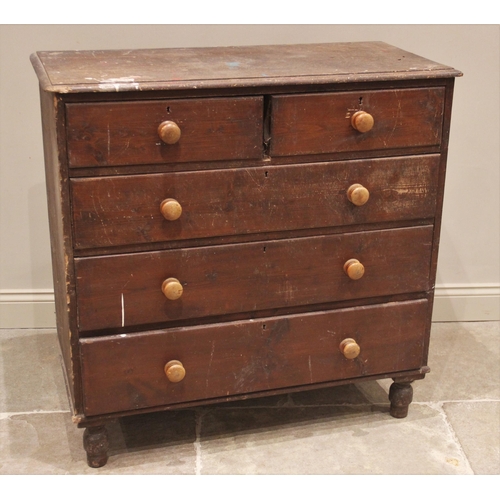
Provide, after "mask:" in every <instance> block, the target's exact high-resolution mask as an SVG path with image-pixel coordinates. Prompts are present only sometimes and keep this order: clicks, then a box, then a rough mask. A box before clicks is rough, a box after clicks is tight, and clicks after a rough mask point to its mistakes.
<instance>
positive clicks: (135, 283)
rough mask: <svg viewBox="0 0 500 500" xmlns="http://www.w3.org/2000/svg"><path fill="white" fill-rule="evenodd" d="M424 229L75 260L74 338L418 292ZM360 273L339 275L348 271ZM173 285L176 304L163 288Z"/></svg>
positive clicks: (425, 254)
mask: <svg viewBox="0 0 500 500" xmlns="http://www.w3.org/2000/svg"><path fill="white" fill-rule="evenodd" d="M432 234H433V227H432V226H420V227H410V228H400V229H391V230H381V231H367V232H355V233H347V234H341V235H328V236H325V235H322V236H315V237H307V238H295V239H283V240H271V241H265V242H253V243H240V244H232V245H218V246H211V247H194V248H187V249H175V250H164V251H157V252H143V253H136V254H119V255H111V256H98V257H85V258H78V259H75V272H76V291H77V308H78V325H79V328H80V330H82V331H90V330H101V329H105V328H120V327H130V326H133V325H147V324H154V323H162V322H168V321H172V320H182V319H188V318H201V317H207V316H219V315H226V314H231V313H239V312H247V311H256V310H268V309H276V308H283V307H293V306H299V305H307V304H319V303H328V302H335V301H340V300H347V299H355V298H364V297H374V296H382V295H392V294H398V293H409V292H416V291H424V290H427V289H428V288H429V279H430V277H429V272H430V258H431V247H432ZM351 259H357V260H358V261H359V262H360V263H361V264H362V265H363V266H364V269H365V272H364V275H363V276H362V277H361V278H360V279H351V278H350V277H348V276H347V274H346V273H345V270H344V267H345V264H346V263H347V261H350V260H351ZM169 278H174V279H176V280H178V282H179V283H180V284H181V286H182V287H183V290H182V295H181V296H180V298H178V297H179V296H178V295H177V300H171V299H168V298H167V297H166V296H165V295H164V293H163V291H162V287H163V284H164V283H165V280H167V279H169Z"/></svg>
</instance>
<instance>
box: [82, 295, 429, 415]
mask: <svg viewBox="0 0 500 500" xmlns="http://www.w3.org/2000/svg"><path fill="white" fill-rule="evenodd" d="M426 311H427V301H426V300H418V301H409V302H402V303H398V302H394V303H389V304H383V305H377V306H363V307H357V308H352V309H340V310H336V311H330V312H319V313H310V314H303V315H291V316H281V317H274V318H266V319H261V320H255V321H240V322H234V323H225V324H215V325H210V326H196V327H188V328H175V329H171V330H163V331H154V332H145V333H140V334H129V335H125V334H124V335H116V336H108V337H101V338H98V339H83V340H81V353H82V354H81V355H82V366H83V375H84V393H85V414H86V415H96V414H99V413H101V414H102V413H113V412H119V411H124V410H133V409H139V408H146V407H155V406H160V405H165V404H170V403H178V402H184V401H196V400H204V399H209V398H216V397H220V396H229V395H234V394H244V393H247V392H255V391H265V390H269V389H273V388H280V387H293V386H297V385H305V384H313V383H319V382H326V381H329V380H341V379H352V378H355V377H362V376H369V375H373V374H377V373H381V374H382V373H391V372H398V371H402V370H411V369H415V368H419V367H420V366H421V363H422V356H423V339H422V332H423V330H424V328H425V322H426V320H425V317H426V316H425V315H426ZM345 338H353V339H354V340H355V341H356V342H357V344H358V345H359V346H360V354H359V355H358V357H356V358H355V359H351V360H349V359H346V358H345V357H344V355H343V354H342V352H341V350H340V344H341V342H342V341H343V340H344V339H345ZM171 360H179V361H180V362H181V363H182V365H183V367H184V369H185V372H186V374H185V377H184V379H183V380H182V381H181V382H178V383H172V382H169V380H168V379H167V377H166V375H165V372H164V366H165V364H167V363H168V362H169V361H171Z"/></svg>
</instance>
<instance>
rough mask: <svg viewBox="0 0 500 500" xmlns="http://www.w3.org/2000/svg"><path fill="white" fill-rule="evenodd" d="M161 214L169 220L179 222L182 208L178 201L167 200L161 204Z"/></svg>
mask: <svg viewBox="0 0 500 500" xmlns="http://www.w3.org/2000/svg"><path fill="white" fill-rule="evenodd" d="M160 212H161V214H162V215H163V217H165V219H167V220H177V219H178V218H179V217H180V216H181V214H182V207H181V204H180V203H179V202H178V201H177V200H174V199H173V198H167V199H166V200H163V201H162V202H161V203H160Z"/></svg>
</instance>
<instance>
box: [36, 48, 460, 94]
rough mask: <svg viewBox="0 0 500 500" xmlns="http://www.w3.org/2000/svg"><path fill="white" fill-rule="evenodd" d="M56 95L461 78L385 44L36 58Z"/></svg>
mask: <svg viewBox="0 0 500 500" xmlns="http://www.w3.org/2000/svg"><path fill="white" fill-rule="evenodd" d="M31 61H32V64H33V66H34V68H35V71H36V73H37V75H38V78H39V80H40V84H41V86H42V88H43V89H44V90H47V91H50V92H58V93H74V92H126V91H134V90H173V89H193V88H197V89H203V88H221V87H228V86H232V87H256V86H269V85H271V86H273V85H287V84H316V83H345V82H363V81H374V80H411V79H422V78H424V79H427V78H450V77H456V76H461V74H462V73H461V72H460V71H457V70H455V69H453V68H451V67H449V66H445V65H443V64H439V63H436V62H433V61H429V60H428V59H425V58H423V57H420V56H417V55H415V54H411V53H409V52H406V51H403V50H401V49H398V48H397V47H394V46H391V45H388V44H386V43H383V42H352V43H324V44H305V45H260V46H241V47H205V48H170V49H139V50H93V51H63V52H37V53H35V54H33V55H32V56H31Z"/></svg>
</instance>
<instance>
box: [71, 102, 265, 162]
mask: <svg viewBox="0 0 500 500" xmlns="http://www.w3.org/2000/svg"><path fill="white" fill-rule="evenodd" d="M66 115H67V122H68V158H69V165H70V167H87V166H113V165H136V164H137V165H141V164H148V163H174V162H186V161H207V160H231V159H237V158H239V159H245V158H260V157H261V156H262V152H263V138H262V119H263V99H262V97H260V96H255V97H239V98H226V99H224V98H220V99H217V98H214V99H188V100H184V99H165V100H151V101H136V102H116V103H70V104H67V105H66ZM167 119H168V120H172V121H174V122H175V123H176V124H177V125H178V126H179V127H180V129H181V131H182V135H181V136H180V139H179V140H178V142H176V143H175V144H165V143H164V142H163V141H162V140H161V139H160V137H159V136H158V126H159V125H160V124H161V123H162V122H164V121H165V120H167Z"/></svg>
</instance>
